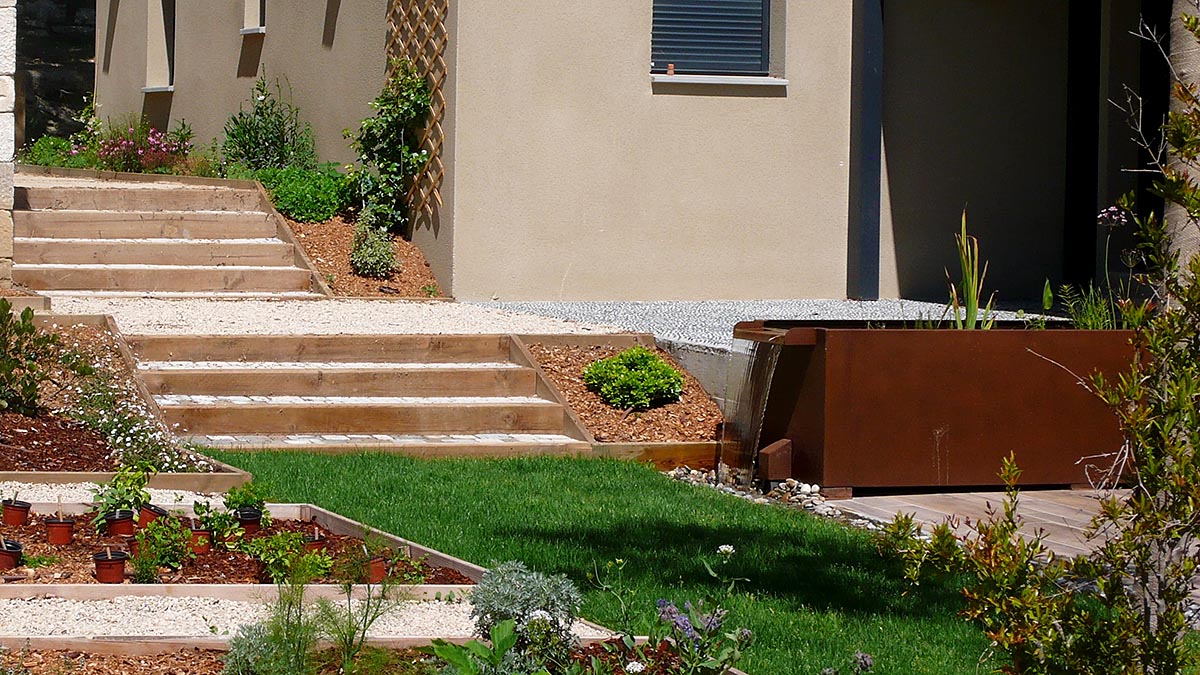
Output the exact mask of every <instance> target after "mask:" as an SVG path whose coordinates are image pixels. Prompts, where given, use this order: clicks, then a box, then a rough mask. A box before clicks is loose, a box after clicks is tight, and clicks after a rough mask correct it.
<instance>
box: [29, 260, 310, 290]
mask: <svg viewBox="0 0 1200 675" xmlns="http://www.w3.org/2000/svg"><path fill="white" fill-rule="evenodd" d="M13 281H15V282H17V283H20V284H24V285H25V286H27V287H29V288H30V289H32V290H113V291H146V292H154V291H307V290H309V289H310V288H311V286H312V275H311V274H310V273H309V272H308V270H303V269H300V268H296V267H245V266H183V265H13Z"/></svg>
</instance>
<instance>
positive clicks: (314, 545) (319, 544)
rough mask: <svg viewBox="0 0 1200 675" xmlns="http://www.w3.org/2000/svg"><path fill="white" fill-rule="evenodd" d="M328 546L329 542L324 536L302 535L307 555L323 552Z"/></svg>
mask: <svg viewBox="0 0 1200 675" xmlns="http://www.w3.org/2000/svg"><path fill="white" fill-rule="evenodd" d="M328 545H329V540H328V539H326V538H325V535H321V534H318V535H311V534H306V535H304V550H305V551H306V552H308V553H316V552H317V551H324V550H325V547H326V546H328Z"/></svg>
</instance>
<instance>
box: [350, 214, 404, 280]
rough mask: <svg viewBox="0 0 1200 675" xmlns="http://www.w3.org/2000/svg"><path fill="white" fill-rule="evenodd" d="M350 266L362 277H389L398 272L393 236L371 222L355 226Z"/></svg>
mask: <svg viewBox="0 0 1200 675" xmlns="http://www.w3.org/2000/svg"><path fill="white" fill-rule="evenodd" d="M350 268H351V269H352V270H354V273H355V274H357V275H359V276H360V277H370V278H372V279H387V278H388V277H390V276H392V274H393V273H395V272H396V252H395V250H393V249H392V237H391V235H389V234H388V233H387V232H385V231H384V230H381V229H379V228H377V227H373V226H372V225H371V224H370V223H367V222H360V223H359V224H358V225H356V226H355V227H354V247H353V248H352V249H351V250H350Z"/></svg>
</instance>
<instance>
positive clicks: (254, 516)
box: [234, 506, 263, 534]
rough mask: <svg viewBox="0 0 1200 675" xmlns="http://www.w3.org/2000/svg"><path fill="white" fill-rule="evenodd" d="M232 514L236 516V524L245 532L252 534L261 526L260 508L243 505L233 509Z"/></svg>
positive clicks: (261, 514) (261, 515)
mask: <svg viewBox="0 0 1200 675" xmlns="http://www.w3.org/2000/svg"><path fill="white" fill-rule="evenodd" d="M234 515H236V516H237V520H238V525H241V527H242V530H244V531H245V532H246V534H254V533H255V532H258V531H259V530H260V529H261V528H262V517H263V512H262V509H254V508H250V507H248V506H243V507H242V508H240V509H237V510H236V511H234Z"/></svg>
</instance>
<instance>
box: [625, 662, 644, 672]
mask: <svg viewBox="0 0 1200 675" xmlns="http://www.w3.org/2000/svg"><path fill="white" fill-rule="evenodd" d="M645 669H646V666H645V665H644V664H643V663H642V662H640V661H630V662H629V663H626V664H625V672H627V673H640V672H642V671H643V670H645Z"/></svg>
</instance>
